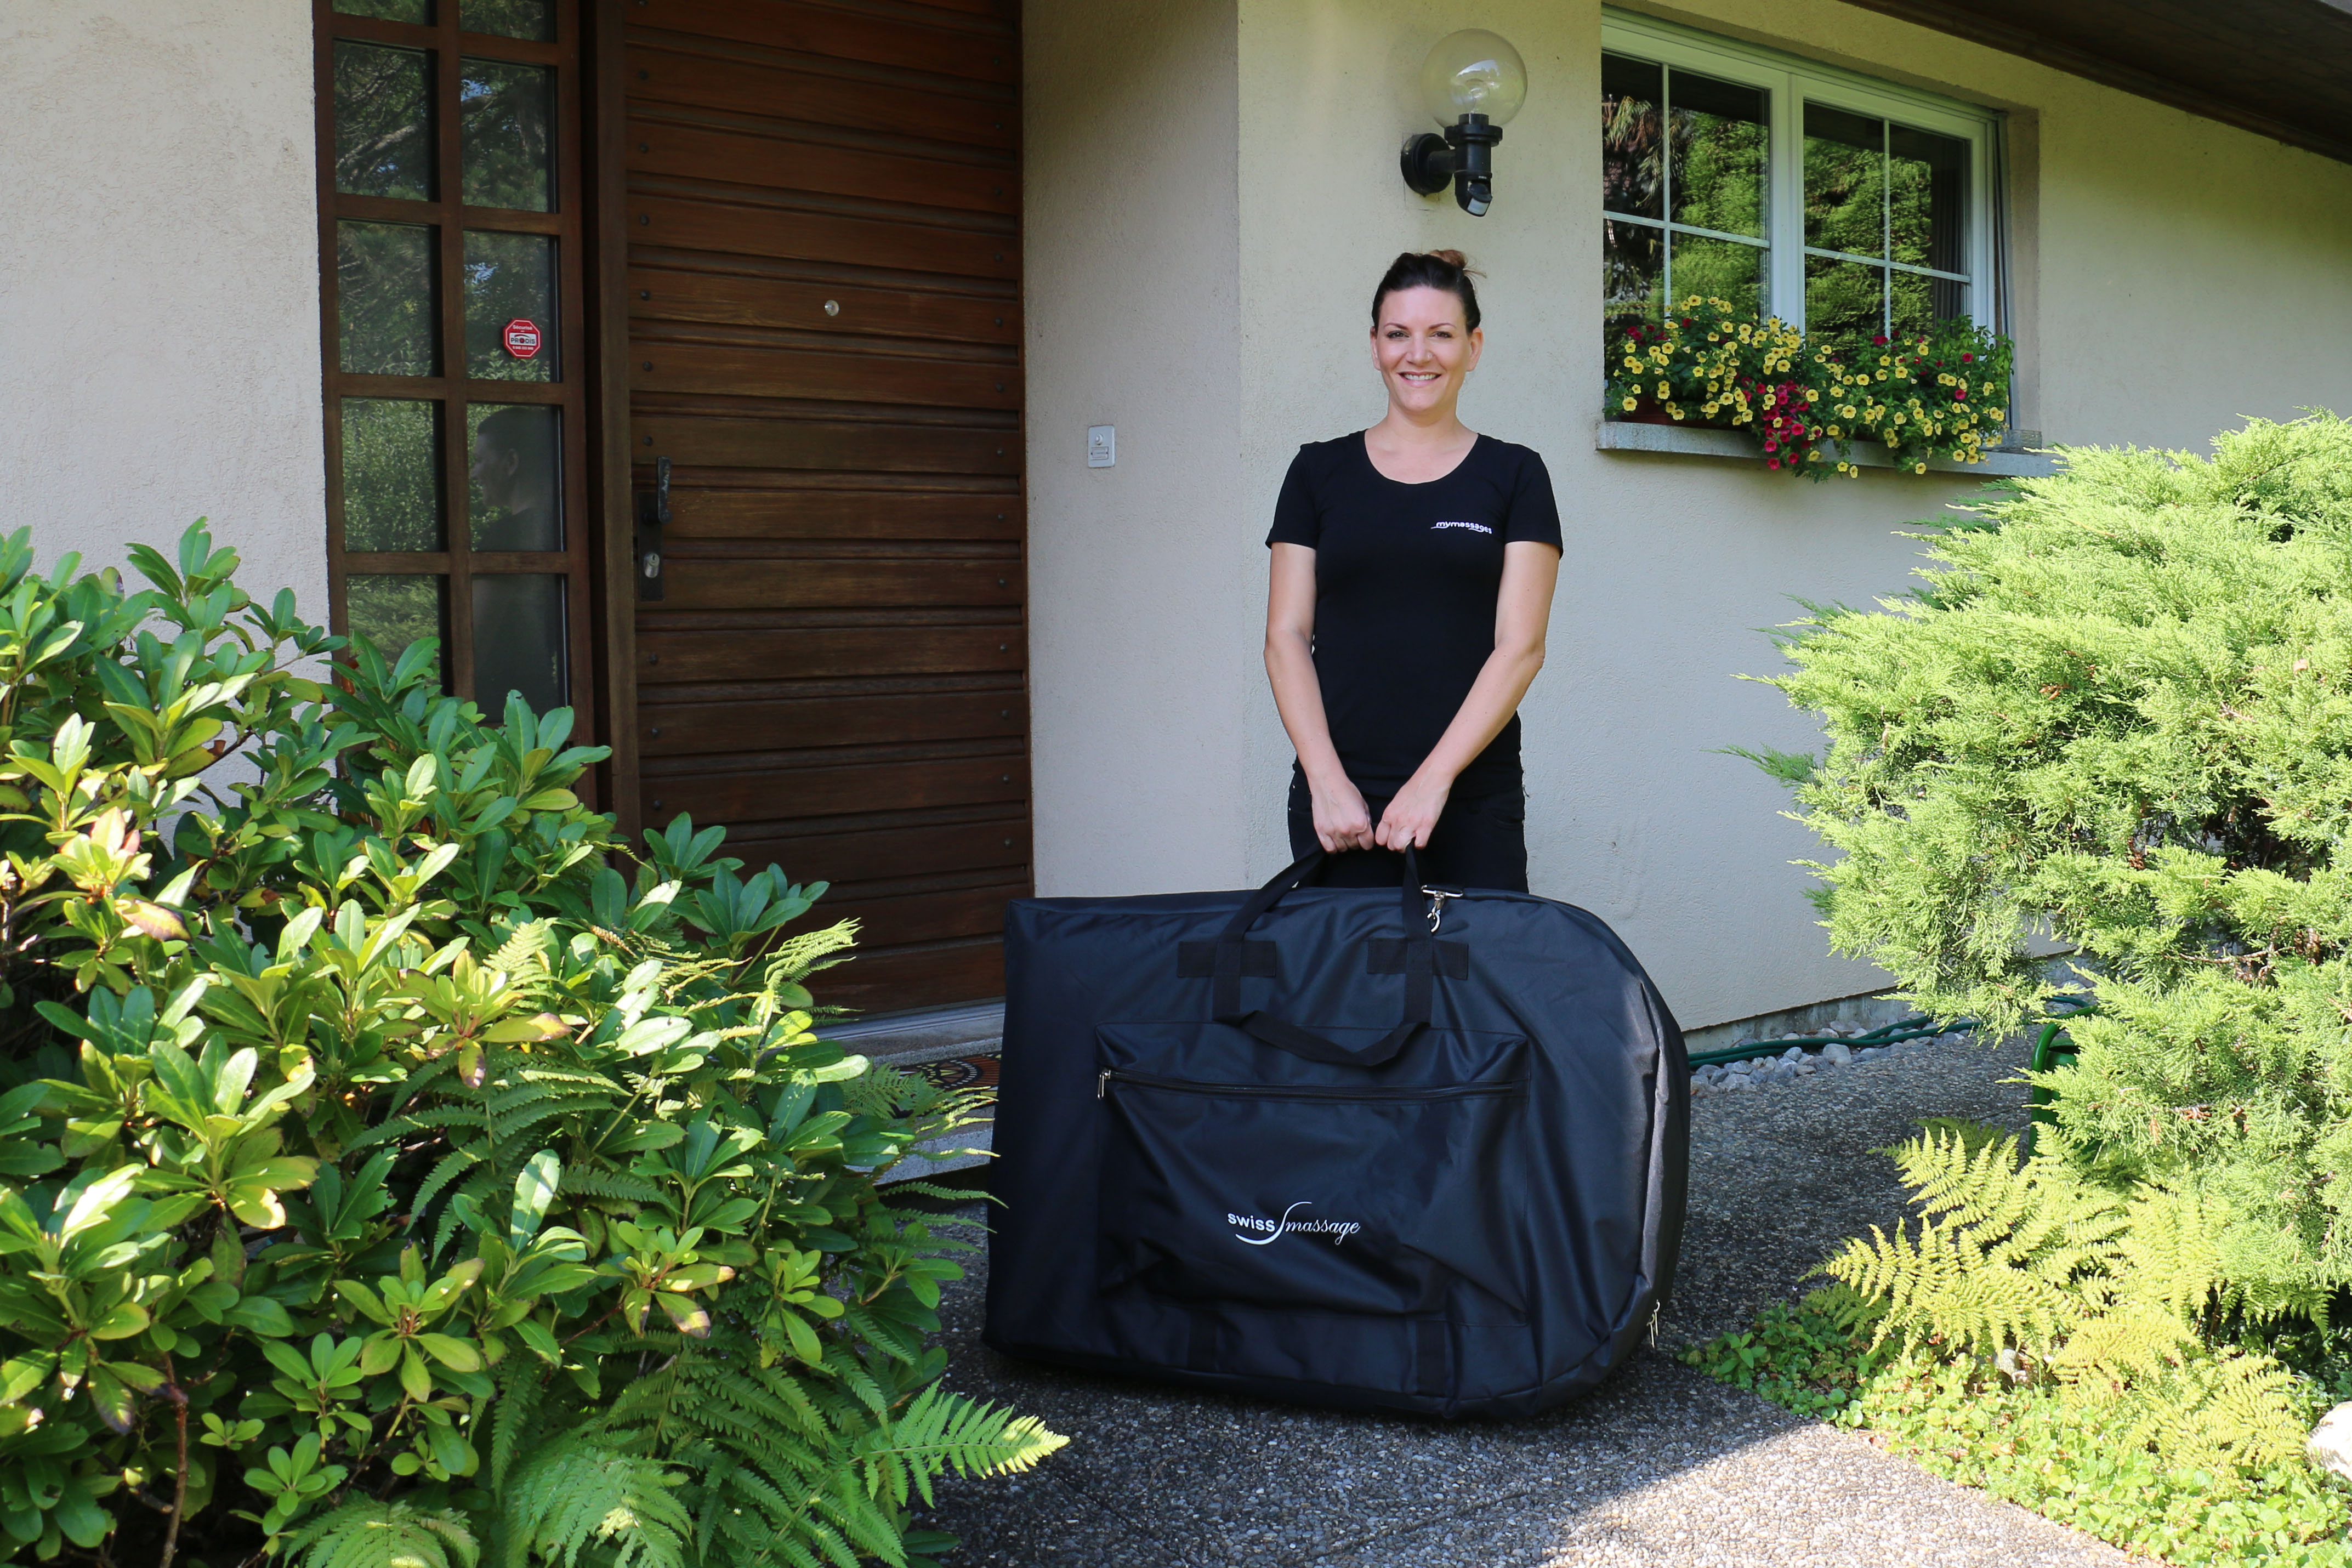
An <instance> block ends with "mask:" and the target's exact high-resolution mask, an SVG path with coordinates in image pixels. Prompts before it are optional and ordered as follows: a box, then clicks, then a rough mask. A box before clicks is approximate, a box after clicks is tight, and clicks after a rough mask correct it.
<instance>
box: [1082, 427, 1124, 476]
mask: <svg viewBox="0 0 2352 1568" xmlns="http://www.w3.org/2000/svg"><path fill="white" fill-rule="evenodd" d="M1117 464H1118V426H1116V425H1089V426H1087V468H1112V467H1115V466H1116V465H1117Z"/></svg>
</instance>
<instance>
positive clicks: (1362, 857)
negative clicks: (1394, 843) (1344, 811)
mask: <svg viewBox="0 0 2352 1568" xmlns="http://www.w3.org/2000/svg"><path fill="white" fill-rule="evenodd" d="M1388 803H1389V797H1388V796H1386V795H1379V796H1375V795H1370V794H1367V795H1365V796H1364V805H1366V806H1367V807H1368V808H1369V809H1370V812H1371V814H1372V826H1375V827H1377V826H1380V821H1381V809H1382V808H1383V807H1385V806H1386V805H1388ZM1320 847H1321V843H1320V841H1319V840H1318V839H1317V838H1316V837H1315V797H1314V795H1313V792H1311V791H1310V790H1308V789H1307V775H1306V774H1305V773H1301V772H1299V771H1298V769H1297V767H1296V766H1293V767H1292V769H1291V771H1290V854H1291V858H1293V859H1297V858H1299V857H1301V856H1304V855H1306V854H1307V852H1308V851H1309V850H1312V849H1317V848H1320ZM1403 876H1404V857H1403V856H1402V855H1401V854H1398V853H1397V852H1396V851H1394V850H1392V849H1349V850H1346V851H1343V852H1342V853H1340V854H1338V855H1335V856H1333V857H1332V858H1331V860H1330V863H1329V865H1328V867H1327V868H1326V869H1325V871H1324V873H1323V876H1322V878H1321V882H1322V884H1323V886H1325V887H1327V888H1393V887H1395V886H1396V885H1397V884H1398V882H1399V881H1401V880H1402V879H1403ZM1421 879H1422V880H1423V881H1424V882H1427V883H1430V884H1432V885H1433V886H1435V887H1441V888H1498V889H1502V890H1503V891H1505V892H1511V893H1524V892H1526V891H1527V890H1528V797H1527V792H1526V791H1525V790H1524V789H1522V788H1520V787H1519V786H1518V785H1517V784H1516V783H1514V784H1512V786H1511V787H1510V788H1509V789H1508V790H1495V789H1485V790H1480V791H1478V792H1477V793H1476V794H1475V795H1472V796H1470V797H1468V798H1466V799H1465V797H1464V796H1462V795H1449V796H1447V797H1446V801H1445V810H1444V812H1443V813H1442V814H1441V815H1440V816H1438V818H1437V826H1435V827H1434V828H1433V829H1431V830H1430V835H1429V844H1428V847H1426V848H1424V849H1423V850H1422V852H1421Z"/></svg>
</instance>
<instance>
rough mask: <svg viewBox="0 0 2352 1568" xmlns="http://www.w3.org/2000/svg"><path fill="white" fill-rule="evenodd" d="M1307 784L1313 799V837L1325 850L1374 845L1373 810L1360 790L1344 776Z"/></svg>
mask: <svg viewBox="0 0 2352 1568" xmlns="http://www.w3.org/2000/svg"><path fill="white" fill-rule="evenodd" d="M1308 788H1309V793H1310V794H1311V795H1313V797H1314V801H1315V837H1316V839H1317V841H1318V842H1319V843H1320V844H1321V845H1322V846H1323V847H1324V848H1325V849H1326V850H1327V851H1328V852H1329V853H1331V854H1335V855H1336V854H1338V853H1339V851H1340V850H1342V849H1370V848H1371V847H1373V840H1372V814H1371V812H1370V810H1369V809H1368V808H1367V807H1366V806H1365V805H1364V795H1363V792H1362V791H1361V790H1360V789H1358V788H1357V787H1356V786H1355V785H1354V784H1352V783H1350V782H1349V781H1348V780H1346V779H1339V780H1337V781H1336V782H1334V783H1331V784H1310V785H1309V786H1308Z"/></svg>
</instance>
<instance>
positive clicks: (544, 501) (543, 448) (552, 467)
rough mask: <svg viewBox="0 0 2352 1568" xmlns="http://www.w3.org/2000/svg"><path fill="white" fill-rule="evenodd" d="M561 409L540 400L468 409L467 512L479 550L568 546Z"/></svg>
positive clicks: (475, 543) (483, 404)
mask: <svg viewBox="0 0 2352 1568" xmlns="http://www.w3.org/2000/svg"><path fill="white" fill-rule="evenodd" d="M561 418H562V413H561V411H559V410H557V409H554V408H551V407H548V406H546V405H540V404H530V403H504V404H500V403H477V404H475V405H472V406H471V407H469V408H467V410H466V422H467V425H468V426H471V427H472V437H473V444H472V447H471V448H470V452H469V455H468V458H467V472H468V474H469V476H470V479H471V483H470V485H469V486H468V497H467V509H466V510H467V519H468V520H469V522H470V525H471V538H472V540H473V543H474V548H475V549H477V550H561V549H562V548H563V507H562V494H563V487H562V445H561V442H560V441H559V439H558V437H557V421H558V420H559V419H561Z"/></svg>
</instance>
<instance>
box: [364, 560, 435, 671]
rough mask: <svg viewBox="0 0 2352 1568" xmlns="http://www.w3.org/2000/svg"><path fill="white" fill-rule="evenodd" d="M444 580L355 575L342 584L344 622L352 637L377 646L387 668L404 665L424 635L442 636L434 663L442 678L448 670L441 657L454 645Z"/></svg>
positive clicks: (433, 667) (423, 577)
mask: <svg viewBox="0 0 2352 1568" xmlns="http://www.w3.org/2000/svg"><path fill="white" fill-rule="evenodd" d="M445 581H446V579H445V578H440V577H427V576H424V575H421V574H407V573H403V574H398V575H391V574H370V573H354V574H352V575H351V576H350V577H347V578H345V579H344V580H343V605H344V608H345V609H346V611H347V612H348V614H347V616H346V617H345V624H346V625H348V626H350V627H351V628H352V637H365V638H367V639H368V641H370V642H372V643H373V644H374V645H375V649H376V651H377V652H378V653H380V654H382V655H383V660H384V662H385V663H386V664H395V663H397V662H399V659H400V656H401V654H402V653H403V652H404V651H405V650H406V648H407V647H408V645H409V644H411V643H413V642H415V640H416V639H417V638H419V637H438V638H440V639H441V642H440V645H439V647H437V648H436V649H435V651H434V656H433V663H432V665H431V668H432V669H433V670H434V672H435V673H436V675H437V674H439V673H440V672H441V671H442V670H443V669H444V668H446V666H445V665H444V664H443V662H442V658H441V654H442V651H443V650H445V649H446V648H447V647H448V646H449V640H448V632H449V625H448V616H447V610H448V605H447V603H446V598H445V596H444V595H443V593H442V584H443V583H444V582H445ZM445 684H446V683H445Z"/></svg>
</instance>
